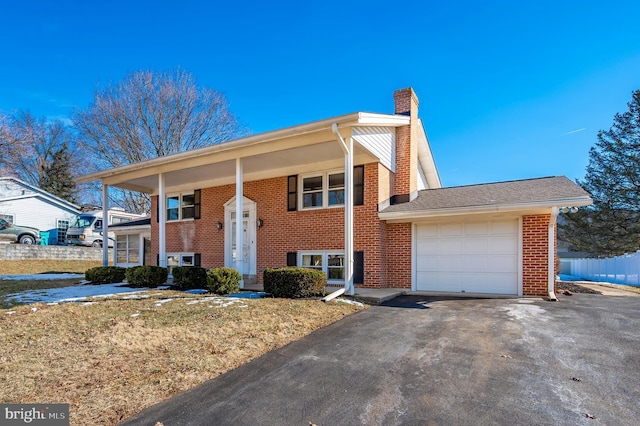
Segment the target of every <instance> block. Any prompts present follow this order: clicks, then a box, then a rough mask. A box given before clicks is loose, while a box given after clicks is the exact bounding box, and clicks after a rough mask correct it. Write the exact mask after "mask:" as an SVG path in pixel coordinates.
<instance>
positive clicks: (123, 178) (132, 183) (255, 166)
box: [77, 112, 410, 195]
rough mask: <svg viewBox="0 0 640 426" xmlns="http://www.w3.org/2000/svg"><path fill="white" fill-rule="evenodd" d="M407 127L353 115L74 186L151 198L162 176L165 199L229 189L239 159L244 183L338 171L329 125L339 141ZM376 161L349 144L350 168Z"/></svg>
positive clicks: (403, 121)
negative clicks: (366, 131) (371, 130)
mask: <svg viewBox="0 0 640 426" xmlns="http://www.w3.org/2000/svg"><path fill="white" fill-rule="evenodd" d="M409 121H410V118H409V117H408V116H404V115H387V114H372V113H363V112H358V113H353V114H348V115H343V116H339V117H333V118H329V119H325V120H321V121H316V122H312V123H307V124H303V125H299V126H294V127H289V128H285V129H280V130H275V131H271V132H266V133H261V134H258V135H253V136H249V137H245V138H241V139H237V140H234V141H229V142H225V143H221V144H217V145H212V146H208V147H204V148H199V149H195V150H191V151H185V152H181V153H178V154H173V155H169V156H165V157H159V158H154V159H152V160H147V161H144V162H140V163H135V164H129V165H126V166H122V167H118V168H114V169H109V170H105V171H101V172H96V173H92V174H88V175H85V176H81V177H79V178H78V179H77V181H78V182H89V181H95V180H101V181H102V183H103V184H105V185H109V186H114V187H118V188H123V189H129V190H134V191H140V192H144V193H149V194H152V195H153V194H157V193H158V191H159V179H158V175H159V174H163V177H164V181H165V191H166V192H167V193H169V192H172V191H174V192H177V191H181V190H186V189H194V188H207V187H213V186H220V185H225V184H233V183H235V176H236V159H238V158H240V159H242V168H243V180H244V181H245V182H249V181H253V180H260V179H268V178H272V177H278V176H287V175H291V174H300V173H307V172H313V171H317V170H326V169H332V168H342V167H344V153H343V151H342V148H341V146H340V145H339V143H338V142H337V140H336V136H335V134H334V133H333V131H332V125H333V124H337V125H338V129H339V131H340V134H341V135H342V137H343V138H349V137H351V133H352V129H353V128H354V127H360V126H369V127H375V126H381V127H398V126H405V125H408V124H409ZM379 160H380V159H379V158H378V157H377V156H376V155H375V153H373V152H371V150H368V149H366V148H364V147H363V146H362V145H360V144H358V143H357V141H355V140H354V164H365V163H369V162H376V161H379Z"/></svg>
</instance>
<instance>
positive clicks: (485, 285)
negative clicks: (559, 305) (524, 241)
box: [414, 219, 520, 295]
mask: <svg viewBox="0 0 640 426" xmlns="http://www.w3.org/2000/svg"><path fill="white" fill-rule="evenodd" d="M519 228H520V226H519V221H518V219H509V220H494V221H482V222H458V223H433V224H417V225H416V226H415V228H414V230H415V231H414V232H415V253H416V258H415V260H416V262H415V270H416V273H415V282H416V290H417V291H440V292H453V293H460V292H464V293H491V294H513V295H517V294H519V292H518V289H519V285H518V282H519V279H518V276H519V274H518V271H519V267H518V265H519V262H518V259H519V251H520V250H519V246H520V245H519V234H520V233H519Z"/></svg>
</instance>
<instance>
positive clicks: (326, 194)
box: [298, 169, 344, 210]
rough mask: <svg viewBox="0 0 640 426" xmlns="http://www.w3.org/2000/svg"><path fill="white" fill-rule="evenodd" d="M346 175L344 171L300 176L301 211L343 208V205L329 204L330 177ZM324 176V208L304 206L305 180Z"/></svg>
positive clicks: (336, 170)
mask: <svg viewBox="0 0 640 426" xmlns="http://www.w3.org/2000/svg"><path fill="white" fill-rule="evenodd" d="M341 173H342V174H344V169H334V170H327V171H324V172H316V173H305V174H303V175H299V176H298V207H299V209H300V210H319V209H332V208H336V207H338V208H343V207H344V203H342V204H331V205H330V204H329V175H337V174H341ZM317 176H322V206H316V207H305V206H304V180H305V179H306V178H311V177H317ZM342 190H343V191H344V181H343V183H342Z"/></svg>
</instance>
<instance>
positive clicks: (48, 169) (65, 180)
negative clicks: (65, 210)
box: [38, 142, 78, 203]
mask: <svg viewBox="0 0 640 426" xmlns="http://www.w3.org/2000/svg"><path fill="white" fill-rule="evenodd" d="M70 170H71V154H70V153H69V149H68V147H67V143H66V142H64V143H63V144H62V146H61V147H60V149H58V150H57V151H55V152H54V153H53V155H52V159H51V162H50V163H49V164H44V165H42V166H41V171H40V173H39V175H40V176H39V182H38V186H39V187H40V188H41V189H43V190H45V191H47V192H49V193H51V194H53V195H55V196H57V197H60V198H62V199H63V200H67V201H69V202H71V203H77V194H78V188H77V187H76V182H75V180H74V179H73V175H72V174H71V172H70Z"/></svg>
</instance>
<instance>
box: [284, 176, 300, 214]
mask: <svg viewBox="0 0 640 426" xmlns="http://www.w3.org/2000/svg"><path fill="white" fill-rule="evenodd" d="M297 206H298V176H297V175H292V176H289V177H288V178H287V211H290V212H292V211H296V210H297V209H298V208H297Z"/></svg>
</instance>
